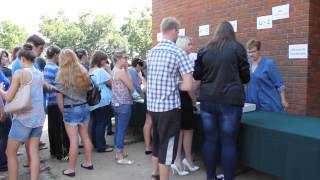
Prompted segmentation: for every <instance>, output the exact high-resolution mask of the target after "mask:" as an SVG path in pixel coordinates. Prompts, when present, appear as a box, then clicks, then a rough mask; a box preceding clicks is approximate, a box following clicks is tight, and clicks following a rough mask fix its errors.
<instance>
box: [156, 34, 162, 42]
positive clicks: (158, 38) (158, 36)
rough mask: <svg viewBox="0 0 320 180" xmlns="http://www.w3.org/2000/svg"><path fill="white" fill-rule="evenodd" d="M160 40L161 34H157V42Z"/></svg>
mask: <svg viewBox="0 0 320 180" xmlns="http://www.w3.org/2000/svg"><path fill="white" fill-rule="evenodd" d="M161 40H162V33H157V41H158V42H159V41H161Z"/></svg>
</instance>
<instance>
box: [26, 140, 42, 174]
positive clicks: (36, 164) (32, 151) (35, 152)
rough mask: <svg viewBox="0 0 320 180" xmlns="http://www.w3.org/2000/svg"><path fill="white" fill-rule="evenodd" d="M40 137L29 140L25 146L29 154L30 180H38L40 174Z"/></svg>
mask: <svg viewBox="0 0 320 180" xmlns="http://www.w3.org/2000/svg"><path fill="white" fill-rule="evenodd" d="M39 142H40V137H34V138H31V139H30V140H29V141H28V142H27V143H26V144H28V145H27V147H28V154H29V158H30V159H29V166H30V172H31V180H38V178H39V172H40V156H39Z"/></svg>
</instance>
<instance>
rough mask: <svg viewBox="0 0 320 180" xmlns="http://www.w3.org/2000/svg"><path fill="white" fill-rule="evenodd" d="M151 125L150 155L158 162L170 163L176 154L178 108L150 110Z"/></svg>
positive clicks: (178, 127) (178, 124) (179, 116)
mask: <svg viewBox="0 0 320 180" xmlns="http://www.w3.org/2000/svg"><path fill="white" fill-rule="evenodd" d="M150 114H151V118H152V127H153V141H152V155H153V156H154V157H158V158H159V163H160V164H164V165H171V164H173V163H174V160H175V158H176V155H177V149H178V141H179V132H180V120H181V112H180V109H173V110H170V111H167V112H150Z"/></svg>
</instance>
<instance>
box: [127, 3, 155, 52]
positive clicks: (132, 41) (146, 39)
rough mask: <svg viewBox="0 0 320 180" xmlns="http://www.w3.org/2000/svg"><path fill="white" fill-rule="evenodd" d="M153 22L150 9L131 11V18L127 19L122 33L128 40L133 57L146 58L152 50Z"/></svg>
mask: <svg viewBox="0 0 320 180" xmlns="http://www.w3.org/2000/svg"><path fill="white" fill-rule="evenodd" d="M151 22H152V21H151V10H150V8H145V9H144V10H137V9H133V10H131V11H130V13H129V17H127V18H125V24H124V25H123V26H122V27H121V31H122V33H123V34H124V35H125V36H126V38H127V39H128V43H129V50H130V56H131V57H134V56H139V57H140V58H145V57H146V54H147V51H148V50H149V49H151V47H152V38H151V28H152V23H151Z"/></svg>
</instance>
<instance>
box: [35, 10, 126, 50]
mask: <svg viewBox="0 0 320 180" xmlns="http://www.w3.org/2000/svg"><path fill="white" fill-rule="evenodd" d="M41 20H42V22H41V23H40V32H41V33H42V34H43V35H44V36H45V37H47V38H48V39H49V40H50V44H56V45H58V46H59V47H61V48H64V47H70V48H73V49H75V48H84V49H86V50H87V51H88V52H89V54H91V53H92V52H93V51H94V50H96V49H101V48H103V47H114V46H115V45H113V44H108V43H115V42H117V43H118V45H119V46H126V40H123V39H122V40H121V41H115V38H114V37H113V36H112V35H113V34H117V33H118V32H117V31H116V27H115V23H114V17H113V16H109V15H96V16H93V15H92V14H91V13H83V14H81V15H80V16H79V18H78V20H76V21H70V20H69V19H68V18H67V17H66V16H65V15H64V14H63V12H59V13H58V14H57V16H56V17H54V18H51V17H42V18H41ZM110 38H112V39H110ZM124 48H125V47H124Z"/></svg>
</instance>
